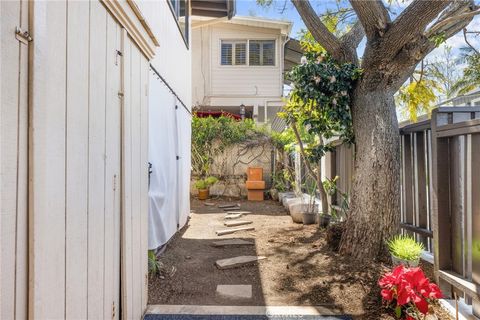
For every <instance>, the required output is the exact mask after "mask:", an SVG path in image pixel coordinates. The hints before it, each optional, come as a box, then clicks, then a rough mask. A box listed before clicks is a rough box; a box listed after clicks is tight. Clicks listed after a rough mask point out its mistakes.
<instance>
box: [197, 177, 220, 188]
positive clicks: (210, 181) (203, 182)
mask: <svg viewBox="0 0 480 320" xmlns="http://www.w3.org/2000/svg"><path fill="white" fill-rule="evenodd" d="M217 181H218V179H217V177H213V176H210V177H207V178H205V179H200V180H197V181H195V188H197V189H199V190H204V189H208V188H209V187H210V186H213V185H214V184H215V183H217Z"/></svg>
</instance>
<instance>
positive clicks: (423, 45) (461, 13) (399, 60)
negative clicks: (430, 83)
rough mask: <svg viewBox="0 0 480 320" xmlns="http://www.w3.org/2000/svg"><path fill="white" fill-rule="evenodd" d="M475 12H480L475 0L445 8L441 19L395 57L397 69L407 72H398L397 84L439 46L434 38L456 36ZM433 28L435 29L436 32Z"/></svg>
mask: <svg viewBox="0 0 480 320" xmlns="http://www.w3.org/2000/svg"><path fill="white" fill-rule="evenodd" d="M474 12H475V14H480V11H478V8H477V7H475V5H474V4H473V2H470V1H458V2H455V3H453V4H452V5H451V6H450V7H449V8H448V9H447V10H445V12H444V13H442V15H441V16H440V18H439V20H438V21H437V22H436V23H435V24H433V25H432V26H431V28H430V29H429V30H428V31H427V32H425V34H424V35H421V36H419V37H417V38H416V39H414V40H413V41H412V42H410V43H408V44H406V45H405V46H404V47H403V48H402V50H401V51H400V52H399V54H398V55H397V56H396V57H395V65H394V66H393V68H395V69H396V70H402V71H403V70H405V72H399V73H398V77H397V80H396V84H395V86H398V87H399V86H400V85H401V84H402V83H403V82H404V81H405V80H406V78H408V73H409V72H410V71H409V67H410V66H412V65H413V66H415V65H416V64H417V63H418V62H419V61H420V60H422V59H423V58H424V57H425V56H426V55H427V54H429V53H430V52H431V51H432V50H434V49H435V48H436V47H437V44H436V43H435V41H433V39H432V38H434V37H436V36H441V37H442V38H444V39H448V38H450V37H452V36H454V35H455V34H457V33H458V32H460V31H461V30H462V29H464V28H465V27H466V26H467V25H468V24H469V23H470V22H471V21H472V19H473V16H474V14H473V13H474ZM470 13H471V14H470ZM458 17H462V18H458ZM445 21H447V22H445ZM432 30H434V32H433V31H432Z"/></svg>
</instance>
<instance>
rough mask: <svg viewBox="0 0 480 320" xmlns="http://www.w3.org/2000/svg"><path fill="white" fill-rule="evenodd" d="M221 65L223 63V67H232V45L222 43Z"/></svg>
mask: <svg viewBox="0 0 480 320" xmlns="http://www.w3.org/2000/svg"><path fill="white" fill-rule="evenodd" d="M221 63H222V66H231V65H232V44H231V43H225V42H223V41H222V50H221Z"/></svg>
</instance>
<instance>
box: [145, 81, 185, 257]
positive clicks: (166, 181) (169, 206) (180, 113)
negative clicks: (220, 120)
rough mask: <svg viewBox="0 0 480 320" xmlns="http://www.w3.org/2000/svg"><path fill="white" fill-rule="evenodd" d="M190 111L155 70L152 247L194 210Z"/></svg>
mask: <svg viewBox="0 0 480 320" xmlns="http://www.w3.org/2000/svg"><path fill="white" fill-rule="evenodd" d="M190 121H191V118H190V114H189V113H188V112H187V111H186V110H185V109H184V108H183V107H182V106H181V104H179V101H177V99H176V98H175V96H174V95H173V94H172V93H171V92H170V90H169V89H168V88H167V86H165V84H164V83H163V82H162V80H161V79H159V78H158V77H157V75H156V74H155V73H153V72H152V74H151V77H150V92H149V162H150V164H151V166H152V167H151V174H150V187H149V226H148V233H149V234H148V248H149V249H156V248H158V247H159V246H161V245H163V244H165V243H167V242H168V240H169V239H170V238H171V237H172V236H173V235H174V234H175V232H177V230H178V229H179V228H182V227H183V226H184V225H185V223H186V221H187V218H188V215H189V213H190V202H189V197H190V188H189V184H190V139H191V137H190V131H191V126H190Z"/></svg>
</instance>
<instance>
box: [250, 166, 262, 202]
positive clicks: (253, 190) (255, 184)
mask: <svg viewBox="0 0 480 320" xmlns="http://www.w3.org/2000/svg"><path fill="white" fill-rule="evenodd" d="M246 187H247V196H248V200H249V201H263V192H264V190H265V181H263V168H248V169H247V182H246Z"/></svg>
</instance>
